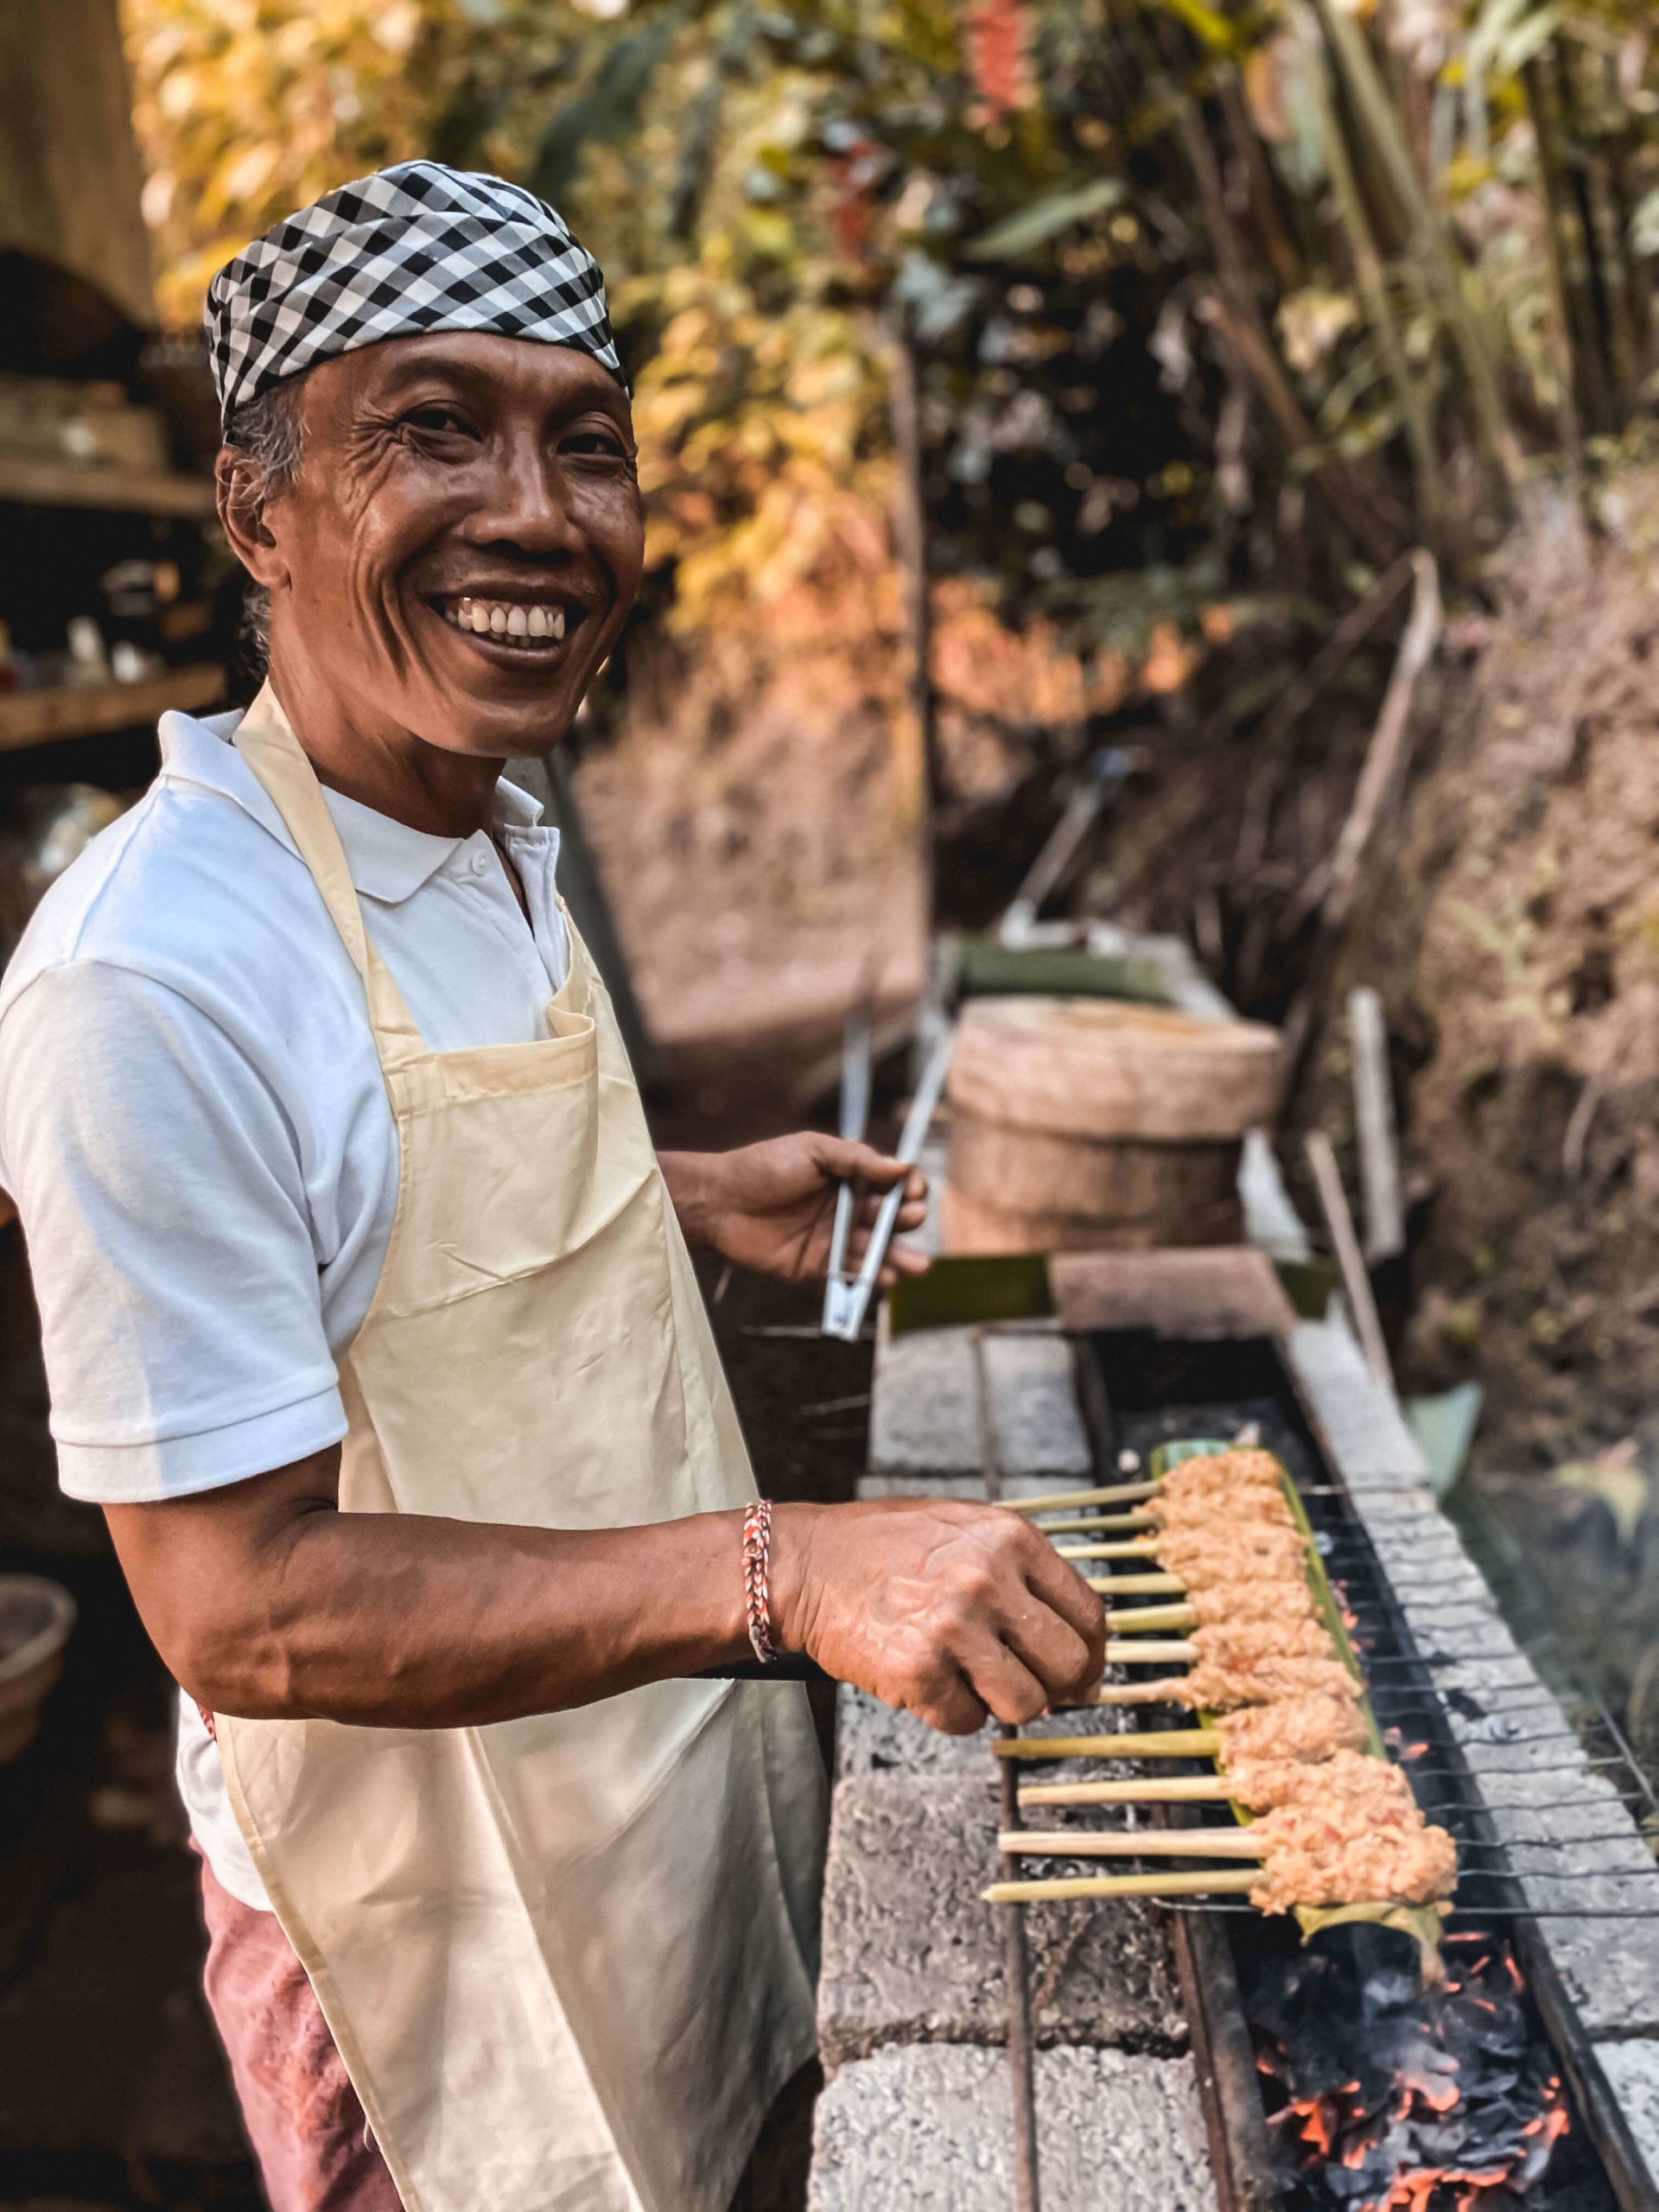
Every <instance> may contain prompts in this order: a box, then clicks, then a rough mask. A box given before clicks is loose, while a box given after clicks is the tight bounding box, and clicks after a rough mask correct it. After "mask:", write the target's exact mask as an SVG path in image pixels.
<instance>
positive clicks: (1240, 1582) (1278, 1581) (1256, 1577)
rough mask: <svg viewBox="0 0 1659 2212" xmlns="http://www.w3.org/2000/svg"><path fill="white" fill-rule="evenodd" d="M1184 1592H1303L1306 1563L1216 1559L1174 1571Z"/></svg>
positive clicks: (1305, 1583)
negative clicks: (1185, 1589)
mask: <svg viewBox="0 0 1659 2212" xmlns="http://www.w3.org/2000/svg"><path fill="white" fill-rule="evenodd" d="M1174 1572H1175V1573H1177V1574H1178V1575H1179V1579H1180V1580H1181V1581H1182V1582H1183V1583H1185V1586H1186V1587H1187V1589H1188V1590H1240V1589H1244V1590H1306V1588H1307V1586H1308V1582H1307V1569H1306V1564H1303V1565H1300V1566H1298V1565H1296V1564H1295V1563H1294V1562H1293V1561H1291V1560H1249V1559H1237V1558H1234V1559H1229V1560H1215V1561H1214V1562H1213V1563H1212V1564H1211V1565H1210V1566H1207V1567H1191V1566H1189V1567H1179V1568H1177V1569H1175V1570H1174Z"/></svg>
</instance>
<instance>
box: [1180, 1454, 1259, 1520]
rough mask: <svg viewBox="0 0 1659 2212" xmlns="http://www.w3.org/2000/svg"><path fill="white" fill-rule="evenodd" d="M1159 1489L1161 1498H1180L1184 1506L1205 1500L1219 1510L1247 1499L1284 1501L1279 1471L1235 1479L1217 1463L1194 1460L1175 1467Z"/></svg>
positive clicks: (1210, 1460) (1238, 1476) (1234, 1476)
mask: <svg viewBox="0 0 1659 2212" xmlns="http://www.w3.org/2000/svg"><path fill="white" fill-rule="evenodd" d="M1158 1487H1159V1495H1160V1497H1167V1498H1170V1499H1172V1500H1173V1499H1176V1498H1179V1500H1180V1501H1181V1503H1183V1504H1185V1503H1186V1502H1187V1500H1188V1499H1190V1498H1202V1499H1203V1500H1204V1501H1205V1503H1206V1504H1207V1505H1209V1506H1211V1507H1213V1508H1215V1509H1216V1510H1221V1509H1222V1508H1224V1507H1225V1506H1228V1505H1230V1504H1231V1503H1235V1502H1242V1501H1243V1499H1245V1498H1247V1497H1283V1496H1284V1489H1285V1486H1284V1478H1283V1477H1282V1476H1281V1475H1280V1474H1279V1473H1277V1472H1276V1471H1274V1472H1271V1473H1268V1474H1249V1475H1235V1474H1231V1473H1230V1472H1228V1471H1226V1469H1225V1468H1224V1465H1223V1463H1222V1462H1221V1461H1220V1460H1218V1459H1192V1460H1189V1461H1188V1463H1187V1464H1186V1465H1185V1466H1181V1467H1172V1468H1171V1469H1170V1471H1169V1472H1168V1473H1167V1474H1166V1476H1165V1477H1164V1478H1163V1479H1162V1481H1161V1482H1160V1484H1159V1486H1158Z"/></svg>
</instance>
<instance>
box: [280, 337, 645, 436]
mask: <svg viewBox="0 0 1659 2212" xmlns="http://www.w3.org/2000/svg"><path fill="white" fill-rule="evenodd" d="M314 375H315V377H316V378H319V379H321V380H324V381H326V382H327V383H333V384H334V385H336V388H337V389H338V390H339V391H341V393H342V394H349V395H350V396H352V397H367V396H370V395H373V396H375V397H392V396H395V395H397V394H399V393H401V392H403V391H407V390H409V389H410V388H411V387H413V386H416V385H423V384H430V383H441V384H448V385H452V386H454V387H456V388H458V389H465V390H468V391H477V392H481V393H484V394H488V393H491V392H494V393H497V394H499V395H500V396H501V397H514V398H518V399H531V400H533V401H538V402H540V403H542V404H551V405H558V404H580V405H583V406H599V407H603V408H604V409H605V410H607V413H610V414H613V415H615V416H617V417H618V418H619V419H620V420H621V421H625V422H626V420H627V419H628V416H629V414H630V409H629V406H628V396H627V393H626V391H624V389H623V387H622V386H621V385H620V384H619V383H618V382H617V381H616V378H614V377H613V376H612V375H611V374H610V373H609V372H608V371H607V370H606V369H605V368H604V367H602V366H601V364H600V363H599V362H598V361H596V360H595V359H594V357H593V355H592V354H591V353H579V352H577V351H576V349H575V347H574V346H552V345H548V344H546V343H544V342H543V341H542V340H538V339H533V338H509V337H505V336H503V335H500V334H498V333H495V332H486V331H449V330H447V331H435V332H423V333H422V334H418V335H415V336H410V337H405V338H388V339H385V340H382V341H381V342H380V344H378V346H360V347H359V349H358V350H357V351H356V352H355V353H343V354H341V355H340V356H339V357H338V358H337V359H334V360H333V361H327V362H320V363H319V364H318V365H317V368H316V370H315V372H314Z"/></svg>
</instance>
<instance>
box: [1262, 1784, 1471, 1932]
mask: <svg viewBox="0 0 1659 2212" xmlns="http://www.w3.org/2000/svg"><path fill="white" fill-rule="evenodd" d="M1251 1834H1254V1835H1259V1836H1260V1837H1261V1839H1262V1842H1263V1843H1264V1844H1265V1845H1266V1846H1267V1850H1268V1856H1267V1859H1266V1860H1265V1862H1264V1863H1263V1866H1262V1879H1261V1880H1260V1882H1259V1883H1257V1885H1255V1888H1254V1889H1252V1890H1251V1891H1250V1902H1251V1904H1255V1905H1259V1906H1260V1908H1261V1909H1262V1911H1263V1912H1289V1911H1291V1910H1293V1909H1294V1907H1295V1906H1297V1905H1313V1906H1324V1905H1342V1904H1439V1903H1440V1902H1441V1901H1442V1900H1443V1899H1444V1898H1446V1897H1450V1896H1451V1895H1452V1891H1453V1890H1454V1889H1455V1888H1456V1887H1457V1882H1458V1851H1457V1846H1456V1845H1455V1844H1454V1843H1453V1842H1452V1838H1451V1837H1450V1836H1449V1835H1448V1834H1446V1830H1445V1829H1444V1828H1437V1827H1428V1826H1427V1825H1426V1824H1424V1825H1421V1826H1413V1825H1409V1824H1406V1823H1401V1824H1399V1825H1396V1826H1393V1827H1378V1826H1376V1825H1375V1824H1373V1823H1371V1822H1370V1821H1366V1820H1363V1819H1361V1820H1360V1821H1357V1822H1356V1823H1355V1824H1354V1825H1353V1827H1351V1829H1349V1830H1347V1831H1346V1832H1344V1829H1342V1828H1339V1827H1338V1825H1337V1823H1335V1822H1334V1821H1332V1820H1330V1819H1329V1818H1327V1817H1324V1816H1321V1815H1319V1814H1316V1813H1312V1812H1309V1811H1306V1810H1304V1809H1302V1808H1300V1807H1295V1806H1288V1805H1287V1806H1284V1807H1281V1808H1280V1809H1279V1810H1277V1811H1275V1812H1271V1813H1264V1814H1263V1815H1262V1818H1261V1819H1260V1820H1259V1821H1255V1823H1254V1825H1253V1827H1252V1829H1251Z"/></svg>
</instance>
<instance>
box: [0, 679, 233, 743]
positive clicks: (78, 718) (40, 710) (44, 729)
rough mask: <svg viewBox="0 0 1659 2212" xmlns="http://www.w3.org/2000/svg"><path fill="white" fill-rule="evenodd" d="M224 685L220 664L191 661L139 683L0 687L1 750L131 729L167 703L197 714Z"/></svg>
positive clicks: (162, 711) (214, 699)
mask: <svg viewBox="0 0 1659 2212" xmlns="http://www.w3.org/2000/svg"><path fill="white" fill-rule="evenodd" d="M224 689H225V671H224V670H223V669H222V668H219V666H217V665H216V664H214V663H213V662H209V661H193V662H191V663H190V664H189V665H188V667H185V668H170V669H168V671H167V674H166V675H165V676H153V677H149V679H148V680H147V681H146V682H144V683H66V684H62V685H60V686H58V687H57V688H55V689H54V690H45V691H8V692H0V753H16V752H17V751H18V750H19V749H20V748H21V747H23V746H26V745H53V744H56V743H57V742H58V741H60V739H63V738H69V737H103V736H105V735H107V734H108V733H109V732H110V731H111V730H118V729H134V728H137V727H138V725H139V724H140V723H142V722H153V721H155V720H156V716H157V715H163V714H165V713H166V712H167V710H168V708H169V707H176V708H179V709H182V711H183V712H184V713H186V714H195V713H198V712H200V709H202V708H203V707H211V706H213V704H214V703H215V702H217V701H218V700H219V697H220V696H221V695H222V694H223V692H224Z"/></svg>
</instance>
